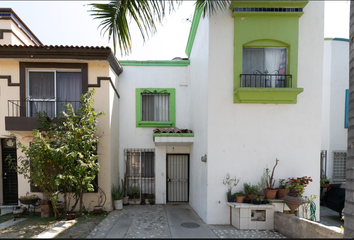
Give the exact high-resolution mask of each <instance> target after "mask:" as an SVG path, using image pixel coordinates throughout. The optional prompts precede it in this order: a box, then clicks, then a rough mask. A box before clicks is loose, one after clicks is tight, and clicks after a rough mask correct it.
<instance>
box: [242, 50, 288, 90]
mask: <svg viewBox="0 0 354 240" xmlns="http://www.w3.org/2000/svg"><path fill="white" fill-rule="evenodd" d="M286 58H287V57H286V49H285V48H244V49H243V58H242V73H243V74H261V73H262V74H286ZM265 80H266V79H265V77H263V78H262V77H260V76H248V77H245V78H243V79H242V86H243V87H265V86H266V82H265ZM271 80H273V82H274V83H273V84H271V85H270V86H273V87H274V86H277V87H281V86H280V85H279V84H278V82H276V81H277V80H278V78H276V77H272V79H271ZM283 87H284V86H283Z"/></svg>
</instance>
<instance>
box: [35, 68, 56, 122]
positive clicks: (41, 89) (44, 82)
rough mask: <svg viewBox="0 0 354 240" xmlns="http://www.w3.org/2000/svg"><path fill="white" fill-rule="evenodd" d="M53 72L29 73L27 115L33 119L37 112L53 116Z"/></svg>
mask: <svg viewBox="0 0 354 240" xmlns="http://www.w3.org/2000/svg"><path fill="white" fill-rule="evenodd" d="M54 86H55V78H54V72H29V92H28V94H29V100H30V101H29V107H30V111H29V115H30V117H35V116H36V113H37V112H46V113H47V115H48V116H52V115H53V114H54V112H53V109H54V101H55V92H54Z"/></svg>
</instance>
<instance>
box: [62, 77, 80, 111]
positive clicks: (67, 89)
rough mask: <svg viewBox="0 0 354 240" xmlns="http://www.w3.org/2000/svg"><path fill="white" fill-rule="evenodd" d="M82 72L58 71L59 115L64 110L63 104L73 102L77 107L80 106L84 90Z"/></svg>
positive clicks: (75, 107)
mask: <svg viewBox="0 0 354 240" xmlns="http://www.w3.org/2000/svg"><path fill="white" fill-rule="evenodd" d="M81 82H82V81H81V73H79V72H57V101H58V102H57V115H59V113H60V112H61V111H63V107H62V104H67V103H71V104H72V105H73V107H74V109H75V111H77V110H78V108H79V107H80V105H79V101H80V96H81V92H82V87H81V85H82V83H81Z"/></svg>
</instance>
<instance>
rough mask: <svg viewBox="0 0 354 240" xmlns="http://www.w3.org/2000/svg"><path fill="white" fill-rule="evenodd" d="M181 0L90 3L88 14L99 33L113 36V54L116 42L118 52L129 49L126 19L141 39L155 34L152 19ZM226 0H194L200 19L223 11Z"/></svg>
mask: <svg viewBox="0 0 354 240" xmlns="http://www.w3.org/2000/svg"><path fill="white" fill-rule="evenodd" d="M182 2H183V1H182V0H114V1H110V2H109V3H105V4H102V3H92V4H89V6H91V7H92V8H91V10H89V12H92V14H91V16H93V17H94V19H98V20H101V23H100V25H99V27H100V28H101V34H102V33H103V34H105V33H107V32H108V39H109V40H111V39H113V48H114V53H116V45H117V43H118V46H119V49H120V51H121V54H122V55H123V52H124V53H125V54H126V55H129V53H130V52H131V47H132V44H131V35H130V27H129V24H128V19H130V18H131V19H133V20H134V22H135V23H136V24H137V26H138V28H139V30H140V33H141V36H142V38H143V41H144V42H145V39H146V38H148V37H149V36H150V35H153V34H154V33H156V22H159V23H160V24H161V23H162V21H163V19H164V17H165V11H166V10H167V8H168V10H169V13H171V12H173V11H175V6H179V5H180V4H181V3H182ZM230 2H231V1H230V0H197V1H196V7H197V8H199V9H203V18H204V17H205V16H206V15H209V16H210V15H212V14H214V13H215V12H216V11H217V10H218V9H221V10H224V9H227V8H228V7H229V6H230Z"/></svg>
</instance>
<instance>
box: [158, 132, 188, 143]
mask: <svg viewBox="0 0 354 240" xmlns="http://www.w3.org/2000/svg"><path fill="white" fill-rule="evenodd" d="M155 137H194V133H154V134H153V139H154V142H155Z"/></svg>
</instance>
